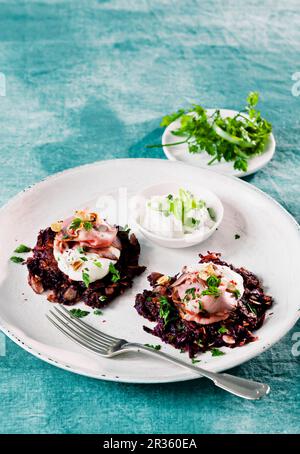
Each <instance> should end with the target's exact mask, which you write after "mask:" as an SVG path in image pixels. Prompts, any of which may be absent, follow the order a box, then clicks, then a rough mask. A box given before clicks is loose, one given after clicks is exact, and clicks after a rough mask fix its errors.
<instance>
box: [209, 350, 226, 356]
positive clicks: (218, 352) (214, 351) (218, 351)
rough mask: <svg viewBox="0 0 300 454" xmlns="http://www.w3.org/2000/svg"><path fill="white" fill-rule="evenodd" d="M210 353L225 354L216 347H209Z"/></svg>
mask: <svg viewBox="0 0 300 454" xmlns="http://www.w3.org/2000/svg"><path fill="white" fill-rule="evenodd" d="M211 354H212V356H223V355H225V353H224V352H222V351H221V350H219V349H218V348H212V349H211Z"/></svg>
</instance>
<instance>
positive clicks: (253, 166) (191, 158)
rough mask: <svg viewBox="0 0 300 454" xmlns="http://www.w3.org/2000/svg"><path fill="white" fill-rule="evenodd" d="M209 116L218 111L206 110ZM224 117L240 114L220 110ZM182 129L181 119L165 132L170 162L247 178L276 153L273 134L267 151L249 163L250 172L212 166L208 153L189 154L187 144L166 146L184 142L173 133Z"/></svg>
mask: <svg viewBox="0 0 300 454" xmlns="http://www.w3.org/2000/svg"><path fill="white" fill-rule="evenodd" d="M206 110H207V113H208V115H212V114H213V112H214V111H215V110H216V109H206ZM220 113H221V116H222V117H234V116H235V115H236V114H237V113H238V112H237V111H236V110H228V109H220ZM179 127H180V118H179V119H178V120H176V121H173V123H171V124H170V125H169V126H168V127H167V128H166V129H165V131H164V133H163V135H162V144H163V145H164V146H163V150H164V153H165V155H166V156H167V158H168V159H170V161H180V162H184V163H185V164H190V165H192V166H195V167H202V168H204V169H210V170H214V171H215V172H218V173H222V174H223V175H229V176H234V177H245V176H246V175H250V174H251V173H254V172H256V171H257V170H259V169H261V168H262V167H264V166H265V165H266V164H268V162H269V161H270V160H271V159H272V157H273V155H274V153H275V146H276V143H275V139H274V136H273V134H270V137H269V139H268V141H267V143H266V147H265V151H264V153H262V154H261V155H259V156H255V157H254V158H252V159H250V160H249V162H248V170H247V171H246V172H242V171H240V170H235V169H234V168H233V163H232V162H225V161H221V162H218V161H215V162H214V163H213V164H211V165H210V166H208V165H207V163H208V162H209V161H210V160H211V158H212V157H211V156H210V155H209V154H208V153H205V152H203V153H189V151H188V146H187V144H185V143H184V144H180V145H172V146H169V147H168V146H166V145H165V144H169V143H174V142H179V141H180V140H181V139H182V140H184V137H182V138H181V137H179V136H174V134H172V131H175V130H176V129H178V128H179Z"/></svg>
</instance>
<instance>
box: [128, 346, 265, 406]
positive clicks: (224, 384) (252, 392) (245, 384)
mask: <svg viewBox="0 0 300 454" xmlns="http://www.w3.org/2000/svg"><path fill="white" fill-rule="evenodd" d="M122 350H134V351H138V352H139V351H144V352H147V353H149V354H151V355H153V356H158V357H160V358H162V359H166V360H167V361H170V362H172V363H174V364H177V365H179V366H181V367H185V368H186V369H190V370H191V371H193V372H194V373H195V374H197V375H200V376H201V377H206V378H208V379H209V380H212V381H213V382H214V384H215V385H216V386H218V387H219V388H222V389H224V390H225V391H228V392H230V393H231V394H234V395H236V396H239V397H243V398H244V399H250V400H257V399H260V398H262V397H263V396H265V395H267V394H269V392H270V387H269V385H267V384H265V383H259V382H257V381H252V380H248V379H246V378H240V377H236V376H234V375H229V374H220V373H215V372H209V371H207V370H205V369H202V368H200V367H196V366H193V365H191V364H187V363H186V362H185V361H182V360H181V359H178V358H175V357H174V356H171V355H169V354H168V353H164V352H160V351H158V350H154V349H153V348H151V347H146V346H145V345H143V344H138V343H134V342H128V343H125V344H123V345H122Z"/></svg>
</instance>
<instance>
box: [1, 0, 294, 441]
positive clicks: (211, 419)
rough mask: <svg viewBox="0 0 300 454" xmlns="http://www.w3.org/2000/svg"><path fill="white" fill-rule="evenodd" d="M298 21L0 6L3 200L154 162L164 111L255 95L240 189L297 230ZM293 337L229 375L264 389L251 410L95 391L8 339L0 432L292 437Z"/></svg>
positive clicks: (150, 8)
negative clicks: (254, 120)
mask: <svg viewBox="0 0 300 454" xmlns="http://www.w3.org/2000/svg"><path fill="white" fill-rule="evenodd" d="M299 23H300V5H299V1H298V0H285V1H284V2H281V1H275V0H273V1H271V0H267V1H262V0H248V1H247V2H245V1H243V0H239V1H231V0H217V1H209V0H203V1H197V0H185V1H178V0H177V1H175V0H174V1H172V0H152V1H150V0H111V1H109V0H107V1H104V0H103V1H100V0H99V1H96V0H89V1H88V0H74V1H67V0H65V1H63V0H53V1H51V0H48V1H45V0H40V1H35V0H27V1H21V0H20V1H13V0H1V1H0V72H1V73H2V74H4V76H5V79H6V96H0V103H1V108H0V150H1V154H0V178H1V194H0V203H4V202H6V201H7V200H8V199H9V198H10V197H11V196H13V195H14V194H16V193H17V192H18V191H20V190H22V189H23V188H24V187H27V186H28V185H30V184H32V183H34V182H36V181H39V180H40V179H41V178H43V177H45V176H47V175H49V174H52V173H54V172H56V171H59V170H63V169H66V168H69V167H72V166H76V165H80V164H84V163H87V162H93V161H95V160H100V159H109V158H122V157H131V158H134V157H146V156H152V157H157V158H163V157H164V156H163V153H162V152H161V151H160V150H156V151H151V152H150V151H149V150H148V151H147V150H146V149H145V144H147V143H153V142H156V141H159V140H160V136H161V132H162V131H161V129H160V128H159V126H158V125H159V120H160V118H161V116H162V115H163V114H164V113H167V112H169V111H172V110H174V109H177V108H178V107H180V106H184V105H186V104H188V103H189V102H192V101H197V102H201V103H203V104H204V105H205V106H207V107H214V106H220V107H227V108H237V109H238V108H239V107H241V105H242V103H243V101H244V99H245V97H246V95H247V93H248V91H250V90H259V91H260V93H261V95H262V99H263V102H262V104H261V109H262V111H263V114H264V115H266V116H267V118H268V119H269V120H270V121H272V123H273V125H274V134H275V136H276V140H277V152H276V156H275V158H274V160H273V161H272V162H271V163H270V164H269V165H268V166H267V167H266V168H265V169H263V170H262V171H259V172H258V173H257V174H255V175H254V176H251V177H248V178H247V181H249V182H250V183H252V184H254V185H256V186H258V187H259V188H261V189H263V190H264V191H266V192H267V193H268V194H270V195H271V196H273V197H274V198H275V199H276V200H277V201H278V202H280V203H281V204H282V205H283V206H284V207H285V208H286V209H288V210H289V212H290V213H292V214H293V215H294V216H295V217H296V219H297V220H298V221H299V220H300V207H299V189H300V183H299V180H300V155H299V143H298V140H299V137H298V136H299V122H300V97H298V95H299V94H300V89H297V85H296V86H294V89H293V90H292V87H293V85H294V84H295V82H296V81H293V80H292V76H293V74H294V73H296V72H297V71H300V61H299V43H300V27H299ZM298 76H300V74H298ZM298 76H297V74H296V75H295V76H294V77H295V78H297V77H298ZM2 82H3V76H2ZM2 88H3V86H2ZM298 91H299V92H298ZM1 94H2V95H3V92H2V93H1ZM282 241H284V236H283V238H282ZM256 253H259V251H256ZM291 253H292V251H291ZM283 285H284V283H283ZM295 285H296V284H295ZM298 331H300V324H299V323H298V325H297V326H296V327H295V328H294V329H293V330H292V331H291V332H290V333H289V334H288V335H287V336H286V337H285V338H284V339H283V340H282V341H280V342H279V343H278V344H277V345H275V346H274V347H273V348H272V349H271V350H269V351H267V352H265V353H264V354H262V355H261V356H260V357H258V358H256V359H253V360H252V361H249V362H248V363H246V364H244V365H243V366H241V367H238V368H236V369H235V370H234V371H233V372H234V373H236V374H239V375H241V376H245V377H249V378H256V379H260V380H264V381H267V382H269V383H270V385H271V387H272V394H271V395H270V397H269V398H267V399H264V400H263V401H260V402H248V401H243V400H240V399H238V398H235V397H233V396H231V395H229V394H226V393H225V392H222V391H221V390H218V389H216V388H215V387H214V386H213V385H211V384H210V383H209V382H207V381H206V380H196V381H191V382H185V383H179V384H166V385H158V386H151V385H129V384H119V383H110V382H103V381H96V380H93V379H88V378H85V377H81V376H77V375H73V374H71V373H68V372H65V371H63V370H60V369H57V368H55V367H53V366H50V365H48V364H46V363H43V362H41V361H39V360H38V359H36V358H35V357H33V356H31V355H29V354H28V353H26V352H25V351H23V350H22V349H21V348H19V347H17V346H16V345H15V344H14V343H13V342H11V341H10V340H7V341H6V356H0V403H1V404H0V432H1V433H24V432H25V433H53V432H54V433H84V432H88V433H110V432H112V433H142V432H150V433H151V432H154V433H172V432H173V433H239V432H243V433H244V432H247V433H257V432H266V433H270V432H284V433H292V432H296V433H299V420H300V405H299V399H300V384H299V361H300V356H293V355H292V351H291V350H292V345H293V343H295V342H293V341H292V335H293V333H296V332H298Z"/></svg>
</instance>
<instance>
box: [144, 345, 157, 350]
mask: <svg viewBox="0 0 300 454" xmlns="http://www.w3.org/2000/svg"><path fill="white" fill-rule="evenodd" d="M145 347H149V348H153V350H160V349H161V345H152V344H145Z"/></svg>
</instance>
